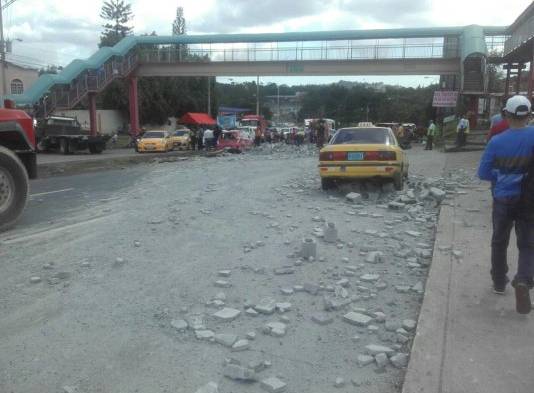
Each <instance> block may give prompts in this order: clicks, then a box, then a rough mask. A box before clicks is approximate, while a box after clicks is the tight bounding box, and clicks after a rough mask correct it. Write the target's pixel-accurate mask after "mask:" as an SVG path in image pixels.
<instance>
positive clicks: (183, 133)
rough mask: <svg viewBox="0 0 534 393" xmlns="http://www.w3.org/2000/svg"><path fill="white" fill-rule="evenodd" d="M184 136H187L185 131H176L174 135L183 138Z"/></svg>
mask: <svg viewBox="0 0 534 393" xmlns="http://www.w3.org/2000/svg"><path fill="white" fill-rule="evenodd" d="M185 134H187V131H185V130H184V131H176V132H175V133H174V136H184V135H185Z"/></svg>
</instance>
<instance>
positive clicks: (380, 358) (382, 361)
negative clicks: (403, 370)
mask: <svg viewBox="0 0 534 393" xmlns="http://www.w3.org/2000/svg"><path fill="white" fill-rule="evenodd" d="M375 362H376V365H377V366H378V368H386V366H387V365H388V363H389V359H388V357H387V355H386V354H385V353H379V354H377V355H376V356H375Z"/></svg>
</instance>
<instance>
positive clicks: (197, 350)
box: [0, 149, 445, 393]
mask: <svg viewBox="0 0 534 393" xmlns="http://www.w3.org/2000/svg"><path fill="white" fill-rule="evenodd" d="M311 154H313V153H311ZM409 154H410V158H411V168H412V172H413V173H415V174H421V175H425V176H439V175H440V174H441V172H442V170H443V166H444V162H445V160H444V157H443V155H442V154H440V153H437V152H425V151H421V150H419V149H416V150H412V151H410V152H409ZM316 164H317V161H316V155H315V154H313V155H308V154H304V153H302V154H300V155H297V154H294V153H290V154H287V153H275V154H273V155H270V154H265V155H254V154H249V155H241V156H230V157H221V158H201V157H192V158H191V159H189V160H187V161H180V162H173V163H161V164H150V165H138V166H136V167H132V168H128V169H124V170H115V171H106V172H99V173H92V174H85V175H77V176H69V177H55V178H49V179H44V180H36V181H33V182H32V184H31V194H32V197H31V200H30V202H29V204H28V208H27V209H26V211H25V213H24V215H23V217H22V219H21V221H20V223H19V225H18V226H17V227H16V228H15V229H13V230H12V231H10V232H7V233H3V234H0V261H2V262H1V264H0V265H1V266H0V271H1V274H0V315H2V318H0V354H1V356H0V392H17V393H18V392H21V393H32V392H39V393H43V392H62V391H66V390H65V387H75V388H76V389H77V390H76V391H78V392H184V393H185V392H195V391H196V389H197V388H199V387H200V386H202V385H204V384H206V383H208V382H209V381H215V382H217V383H218V384H219V388H220V391H221V392H223V393H224V392H235V393H241V392H260V391H262V389H261V387H260V385H259V384H257V383H255V384H250V383H248V384H243V383H237V382H234V381H232V380H229V379H227V378H225V377H224V376H223V375H222V372H223V361H224V359H225V358H228V357H233V358H237V359H239V360H240V361H241V362H243V363H244V364H247V362H249V361H252V360H270V361H271V362H272V367H270V368H269V369H267V370H265V371H262V372H261V373H260V374H259V378H260V379H263V378H266V377H269V376H280V377H281V378H282V379H283V380H284V381H286V382H287V384H288V389H287V391H288V392H295V393H297V392H298V393H300V392H304V391H306V392H311V393H315V392H317V393H319V392H325V391H331V390H333V389H334V388H333V383H334V381H335V379H336V378H337V377H342V378H344V379H345V380H346V381H347V385H346V387H344V388H342V389H341V391H352V389H354V387H353V386H352V385H351V382H350V381H351V379H353V380H354V381H355V382H356V384H359V385H361V386H360V391H362V392H384V393H386V392H387V393H390V392H395V391H398V389H399V386H400V384H401V382H402V378H403V375H404V371H403V370H399V369H396V368H393V367H391V366H388V367H387V369H386V370H385V371H380V370H378V371H377V370H375V367H374V366H373V365H370V366H367V367H362V368H360V367H358V365H357V362H356V356H357V355H358V354H361V353H364V352H365V346H366V345H368V344H383V345H392V346H393V345H398V344H393V343H392V342H391V341H389V340H390V336H389V333H387V332H386V331H385V330H384V328H383V326H384V325H380V326H377V327H376V331H375V330H368V329H367V328H365V327H363V328H358V327H355V326H352V325H350V324H348V323H346V322H344V321H343V320H342V316H343V315H344V314H345V313H346V312H347V310H338V311H336V312H331V313H329V315H331V317H332V323H331V324H329V325H325V326H320V325H317V324H315V323H314V322H312V321H311V315H312V314H313V313H314V312H318V311H322V310H323V305H322V303H323V300H322V296H312V295H309V294H307V293H300V292H299V293H295V294H293V295H290V296H284V295H282V294H281V291H280V290H281V288H287V287H289V288H290V287H292V286H294V285H297V284H299V285H300V284H303V283H306V282H312V283H316V284H318V285H319V284H322V285H325V286H328V285H331V284H332V285H333V284H335V283H336V282H337V281H338V280H339V279H340V278H343V277H344V273H343V271H344V269H345V266H347V265H346V263H347V264H349V265H351V266H353V265H354V269H356V270H357V273H356V277H351V276H347V278H348V279H349V281H352V282H351V285H350V286H349V288H348V289H347V290H348V291H349V293H350V294H355V293H356V289H355V288H356V286H358V285H363V284H362V283H361V282H360V281H359V280H358V278H357V276H359V275H361V274H364V273H375V274H378V275H379V276H380V277H381V280H383V281H384V282H386V283H387V284H388V285H387V288H386V289H385V290H382V291H378V292H375V291H373V290H371V296H365V295H364V296H363V298H362V299H360V300H359V301H357V302H356V303H355V304H353V305H352V306H351V307H353V309H356V310H358V309H365V310H367V312H371V311H374V312H376V311H381V312H382V311H383V312H384V313H385V314H386V315H387V318H388V319H391V320H399V321H402V320H405V319H414V320H415V319H417V313H418V309H419V305H420V301H421V295H420V294H415V293H408V294H399V293H397V292H396V290H395V289H394V288H395V286H399V285H408V286H413V285H415V284H416V283H418V282H422V281H423V282H424V280H425V276H426V270H425V269H424V268H420V269H415V270H414V269H408V268H407V267H406V266H404V264H403V262H402V261H401V260H399V259H398V258H396V257H394V256H393V254H394V252H395V251H396V250H398V249H400V248H402V247H408V246H410V247H418V246H417V244H419V247H422V246H426V247H431V245H432V244H433V236H434V230H433V226H432V223H433V221H432V220H435V214H436V213H437V210H436V209H432V208H429V209H428V211H426V212H425V213H424V215H423V217H424V218H427V219H428V221H427V224H425V225H422V224H421V223H413V222H410V221H406V220H402V219H401V216H402V215H401V214H399V213H394V212H390V211H387V210H384V209H383V208H380V207H379V206H377V203H378V204H380V203H381V202H383V201H387V200H388V198H389V197H390V196H391V193H388V192H385V193H378V192H372V193H371V195H370V199H369V200H368V201H366V202H364V204H363V205H361V206H360V207H358V208H353V207H352V206H350V205H348V204H347V203H346V201H344V199H343V196H344V194H345V193H346V192H347V191H348V189H346V188H345V189H343V190H339V191H332V192H329V193H324V192H322V191H321V190H320V188H319V182H318V177H317V169H316ZM377 198H378V202H377V201H376V199H377ZM349 213H350V214H349ZM373 214H374V215H373ZM314 217H319V218H322V219H328V220H331V221H333V222H335V223H336V225H337V228H338V230H339V238H340V246H339V247H337V246H336V244H326V243H324V242H322V241H320V240H319V241H318V245H317V248H318V257H323V258H325V261H324V262H314V263H306V264H305V265H303V266H301V265H300V264H299V263H297V264H296V266H295V269H296V271H295V273H293V274H289V275H284V276H278V275H274V274H273V268H277V267H281V266H287V265H290V266H293V265H294V263H295V259H294V258H288V255H290V254H292V253H293V251H295V250H297V249H298V248H299V247H300V243H301V241H302V238H303V237H305V236H308V237H309V236H310V235H311V233H312V231H313V228H314V227H318V226H322V225H323V224H322V223H321V222H317V221H314V220H313V218H314ZM393 222H395V227H392V226H391V225H392V223H393ZM369 229H374V230H376V232H377V234H380V233H385V234H386V236H385V237H379V236H376V234H371V233H367V234H366V233H364V231H365V230H369ZM406 230H417V231H419V232H420V237H418V238H417V239H414V238H412V237H411V236H406V235H404V237H403V236H401V237H400V238H398V239H395V240H393V239H392V238H391V237H390V236H389V235H387V234H388V233H389V234H393V233H397V234H399V233H403V232H404V231H406ZM397 237H398V236H397ZM257 242H261V243H260V245H258V246H256V247H253V248H252V250H250V252H244V249H245V247H246V246H247V244H252V245H255V244H257ZM350 244H352V246H350ZM373 249H376V250H381V251H383V252H384V253H385V255H386V263H384V264H381V265H374V266H373V265H367V264H364V263H362V262H363V259H364V256H363V255H364V254H365V251H366V250H373ZM362 252H363V254H362ZM343 258H348V259H347V260H344V259H343ZM221 269H229V270H231V271H232V273H231V276H230V277H229V278H221V277H219V276H218V274H217V272H218V271H219V270H221ZM36 276H37V277H40V278H41V282H39V283H31V282H30V278H31V277H36ZM220 279H224V280H227V281H229V282H230V283H231V285H232V286H231V287H229V288H218V287H216V286H215V285H214V282H215V281H216V280H220ZM364 284H365V283H364ZM366 285H370V284H366ZM220 292H224V293H225V296H226V300H225V303H226V307H232V308H235V309H238V310H240V311H241V315H240V316H239V317H238V318H237V319H236V320H234V321H233V322H221V321H217V320H216V319H215V318H214V317H213V316H212V314H213V313H214V312H215V311H217V309H216V308H213V306H210V305H207V302H209V301H210V300H212V299H213V298H214V296H215V295H216V294H217V293H220ZM266 297H272V298H274V299H275V300H276V301H277V302H290V303H291V310H290V311H288V312H286V313H285V314H283V315H282V314H275V315H262V316H258V317H250V316H248V315H246V314H245V313H244V310H245V306H246V305H247V304H257V303H258V302H260V301H261V299H264V298H266ZM195 316H198V317H200V318H201V319H202V320H203V321H204V324H205V325H206V328H208V329H210V330H212V331H214V332H216V333H232V334H236V335H238V336H239V337H240V338H244V337H245V335H246V334H247V333H249V332H255V333H256V334H257V337H256V339H255V340H253V341H251V342H250V349H249V350H247V351H245V352H231V350H230V349H229V348H226V347H224V346H222V345H219V344H215V343H209V342H205V341H201V340H197V339H196V338H195V333H194V332H192V331H191V330H188V331H186V332H178V331H176V330H175V329H174V328H173V327H172V326H171V321H172V320H173V319H181V318H184V319H187V320H189V321H192V320H193V319H195ZM284 317H287V319H284ZM281 319H282V321H284V323H286V324H287V333H286V335H285V336H284V337H281V338H276V337H271V336H269V335H264V334H262V331H263V326H264V325H265V324H266V323H268V322H273V321H279V320H281ZM355 335H358V336H360V340H359V341H355V340H353V337H354V336H355ZM407 345H409V344H407ZM407 345H398V347H397V349H396V350H397V351H399V352H404V353H405V352H409V347H408V346H407Z"/></svg>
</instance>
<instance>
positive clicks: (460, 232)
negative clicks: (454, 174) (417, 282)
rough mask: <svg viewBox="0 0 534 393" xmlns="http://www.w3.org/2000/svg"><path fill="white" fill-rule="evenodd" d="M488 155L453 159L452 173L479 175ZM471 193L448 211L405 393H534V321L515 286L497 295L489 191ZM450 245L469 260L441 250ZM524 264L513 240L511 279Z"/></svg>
mask: <svg viewBox="0 0 534 393" xmlns="http://www.w3.org/2000/svg"><path fill="white" fill-rule="evenodd" d="M480 154H481V153H480V152H478V153H476V152H470V153H456V154H450V155H449V156H448V157H447V161H448V163H447V168H448V170H454V169H455V168H469V169H471V168H472V169H474V168H475V167H476V166H477V164H478V158H479V157H480ZM473 172H474V171H473ZM465 191H466V192H467V194H466V195H457V196H455V197H454V199H452V200H450V201H449V202H450V204H451V206H443V208H442V211H441V215H440V221H439V226H438V233H437V237H436V247H435V250H434V258H433V263H432V267H431V270H430V274H429V277H428V281H427V289H426V294H425V298H424V303H423V306H422V308H421V314H420V316H419V326H418V331H417V335H416V338H415V340H414V345H413V348H412V357H411V361H410V365H409V369H408V372H407V375H406V379H405V383H404V387H403V393H419V392H421V393H422V392H424V393H533V392H534V345H533V340H534V321H533V320H532V319H533V318H534V314H531V315H528V316H523V315H519V314H517V313H516V312H515V298H514V294H513V289H512V288H511V287H509V288H508V290H507V293H506V296H499V295H496V294H493V292H492V291H491V280H490V275H489V266H490V237H491V219H490V214H491V195H490V192H489V186H488V184H487V183H483V182H478V181H475V182H474V183H473V185H472V186H471V187H469V188H467V189H465ZM476 209H479V211H475V210H476ZM449 245H453V249H454V250H458V251H461V252H462V253H463V257H462V258H461V259H457V258H455V257H454V256H453V255H452V253H451V252H450V251H440V250H439V247H440V246H449ZM516 262H517V249H516V247H515V238H514V237H512V239H511V241H510V249H509V264H510V273H511V274H510V278H512V277H513V274H514V273H515V270H516Z"/></svg>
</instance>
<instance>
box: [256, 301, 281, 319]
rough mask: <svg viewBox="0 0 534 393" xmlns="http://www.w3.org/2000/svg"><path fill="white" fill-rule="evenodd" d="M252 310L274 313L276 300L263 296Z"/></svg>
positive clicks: (266, 313) (267, 313) (268, 313)
mask: <svg viewBox="0 0 534 393" xmlns="http://www.w3.org/2000/svg"><path fill="white" fill-rule="evenodd" d="M254 310H256V311H257V312H259V313H261V314H265V315H271V314H274V311H275V310H276V300H275V299H273V298H264V299H262V300H261V301H260V302H259V303H258V304H257V305H255V306H254Z"/></svg>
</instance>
